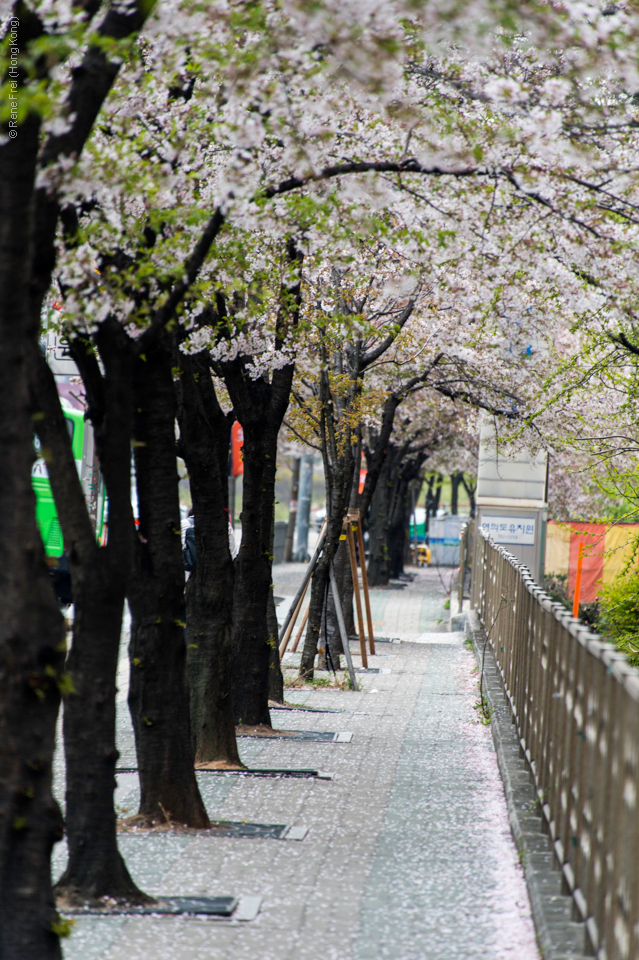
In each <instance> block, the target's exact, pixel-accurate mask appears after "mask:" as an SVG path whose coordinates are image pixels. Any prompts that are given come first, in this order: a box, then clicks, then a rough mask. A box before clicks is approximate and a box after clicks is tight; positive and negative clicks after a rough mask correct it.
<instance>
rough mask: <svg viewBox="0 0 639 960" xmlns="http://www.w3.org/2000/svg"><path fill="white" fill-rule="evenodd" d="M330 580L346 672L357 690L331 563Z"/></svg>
mask: <svg viewBox="0 0 639 960" xmlns="http://www.w3.org/2000/svg"><path fill="white" fill-rule="evenodd" d="M330 581H331V590H332V592H333V603H334V604H335V614H336V616H337V625H338V626H339V634H340V637H341V638H342V646H343V647H344V656H345V657H346V663H347V664H348V673H349V675H350V678H351V684H352V686H353V690H357V677H356V676H355V668H354V667H353V659H352V657H351V650H350V647H349V645H348V636H347V635H346V627H345V626H344V614H343V613H342V605H341V603H340V602H339V590H338V589H337V582H336V580H335V570H334V569H333V564H332V563H331V566H330Z"/></svg>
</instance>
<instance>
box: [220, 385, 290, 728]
mask: <svg viewBox="0 0 639 960" xmlns="http://www.w3.org/2000/svg"><path fill="white" fill-rule="evenodd" d="M230 382H232V381H231V379H230V378H227V385H228V384H230ZM260 386H262V387H264V388H266V389H265V390H264V393H265V394H266V395H265V396H264V397H263V402H262V403H260V398H259V393H260V392H261V391H260ZM249 389H250V390H251V397H250V400H248V402H246V399H247V398H245V397H242V398H241V399H240V397H234V396H233V394H231V396H232V399H233V405H234V407H235V409H236V411H237V414H238V417H239V420H240V423H241V424H242V429H243V431H244V476H243V484H242V513H241V521H242V543H241V546H240V552H239V554H238V556H237V559H236V561H235V591H234V595H233V646H234V654H235V684H234V704H235V720H236V722H237V723H239V724H249V725H251V726H254V725H259V724H266V725H268V726H270V724H271V718H270V714H269V709H268V688H269V664H270V650H271V647H270V645H269V628H268V619H267V611H268V601H269V591H270V587H271V571H272V554H271V550H272V537H271V527H272V524H273V505H274V500H275V469H276V457H277V432H278V430H279V426H280V423H279V422H276V423H273V422H269V421H268V420H267V418H266V417H265V416H264V414H263V413H262V412H261V411H262V410H265V411H268V409H269V406H270V404H269V402H268V401H269V399H270V397H269V396H268V394H270V385H269V384H257V383H252V384H251V386H250V387H249ZM229 393H231V389H230V386H229ZM256 394H257V395H256ZM243 400H244V401H245V402H244V403H243V402H242V401H243ZM284 409H286V407H285V408H284ZM280 422H281V421H280Z"/></svg>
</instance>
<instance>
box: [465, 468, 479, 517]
mask: <svg viewBox="0 0 639 960" xmlns="http://www.w3.org/2000/svg"><path fill="white" fill-rule="evenodd" d="M461 482H462V484H463V487H464V490H465V491H466V494H467V496H468V504H469V508H470V509H469V513H470V515H471V517H474V516H475V491H476V489H477V479H476V478H475V480H472V479H470V478H468V477H466V475H465V474H463V473H462V475H461Z"/></svg>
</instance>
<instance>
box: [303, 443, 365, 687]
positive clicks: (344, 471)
mask: <svg viewBox="0 0 639 960" xmlns="http://www.w3.org/2000/svg"><path fill="white" fill-rule="evenodd" d="M352 476H353V450H352V447H351V446H350V443H348V442H347V443H346V444H345V450H344V453H343V454H342V456H341V457H340V458H339V460H337V461H336V463H335V467H334V468H329V469H328V470H327V469H326V458H325V477H326V485H327V490H326V493H327V499H326V503H327V508H328V509H327V520H328V527H327V532H326V542H325V545H324V550H323V552H322V556H321V557H320V559H319V561H318V563H317V567H316V568H315V573H314V575H313V580H312V581H311V600H310V606H309V615H308V627H307V630H306V637H305V640H304V649H303V651H302V657H301V662H300V671H299V674H300V677H304V678H306V679H312V677H313V671H314V668H315V656H316V654H317V651H318V648H320V649H321V648H322V647H323V644H322V636H323V632H324V631H323V629H322V618H323V615H324V609H325V608H328V601H327V595H326V591H327V589H328V591H329V592H328V597H329V598H330V602H331V604H332V596H331V591H330V587H329V586H328V581H329V572H330V565H331V563H332V562H333V561H334V559H335V555H336V553H337V550H338V547H339V544H340V542H341V543H344V541H340V539H339V538H340V536H341V535H342V532H343V520H344V514H345V513H346V508H347V507H348V502H349V497H350V492H351V483H352ZM345 553H346V558H348V553H347V552H345ZM337 572H338V571H337V570H336V571H335V573H336V578H337ZM327 626H328V630H327V635H328V643H329V646H330V650H331V655H332V656H333V657H334V661H337V662H338V663H339V654H340V653H341V649H342V648H341V642H340V640H339V632H338V630H337V623H336V621H335V622H332V621H331V619H329V621H328V624H327ZM320 634H321V635H322V636H321V635H320Z"/></svg>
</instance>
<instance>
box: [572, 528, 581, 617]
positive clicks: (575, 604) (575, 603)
mask: <svg viewBox="0 0 639 960" xmlns="http://www.w3.org/2000/svg"><path fill="white" fill-rule="evenodd" d="M583 562H584V545H583V543H580V544H579V556H578V557H577V574H576V577H575V598H574V600H573V602H572V615H573V617H575V618H577V617H578V616H579V594H580V593H581V569H582V567H583Z"/></svg>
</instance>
